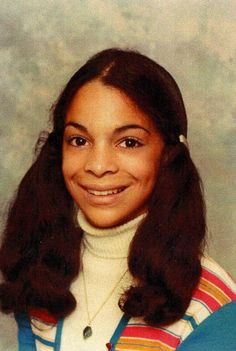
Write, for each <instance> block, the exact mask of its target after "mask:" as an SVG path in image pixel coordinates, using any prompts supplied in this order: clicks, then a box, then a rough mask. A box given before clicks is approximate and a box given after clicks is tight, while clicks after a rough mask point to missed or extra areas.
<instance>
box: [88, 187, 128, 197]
mask: <svg viewBox="0 0 236 351" xmlns="http://www.w3.org/2000/svg"><path fill="white" fill-rule="evenodd" d="M121 191H122V189H113V190H104V191H97V190H91V189H88V192H89V194H93V195H98V196H99V195H100V196H101V195H113V194H117V193H119V192H121Z"/></svg>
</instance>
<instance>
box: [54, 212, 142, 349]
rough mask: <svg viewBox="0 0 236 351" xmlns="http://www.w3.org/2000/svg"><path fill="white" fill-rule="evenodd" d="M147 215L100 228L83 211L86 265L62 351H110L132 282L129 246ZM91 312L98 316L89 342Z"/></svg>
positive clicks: (76, 287)
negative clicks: (121, 305)
mask: <svg viewBox="0 0 236 351" xmlns="http://www.w3.org/2000/svg"><path fill="white" fill-rule="evenodd" d="M144 216H145V215H141V216H139V217H137V218H135V219H133V220H132V221H130V222H128V223H125V224H123V225H121V226H118V227H114V228H111V229H99V228H95V227H93V226H91V225H90V224H89V223H88V221H87V220H86V218H85V216H84V215H83V213H82V212H81V211H79V214H78V222H79V225H80V227H81V228H82V229H83V231H84V237H83V244H84V245H83V246H84V252H83V254H82V255H83V256H82V262H83V265H82V267H81V270H80V273H79V276H78V278H77V279H76V280H75V281H74V282H73V284H72V286H71V292H72V293H73V295H74V296H75V298H76V300H77V308H76V310H75V311H74V312H73V313H72V314H71V315H70V316H68V317H67V318H65V321H64V326H63V331H62V341H61V351H90V350H91V351H92V350H96V351H106V350H107V348H106V343H107V342H109V340H110V338H111V336H112V335H113V333H114V331H115V329H116V326H117V324H118V323H119V321H120V319H121V317H122V315H123V313H122V312H121V310H120V309H119V307H118V301H119V297H120V295H121V294H122V292H123V291H124V290H125V289H126V288H127V287H129V286H130V283H131V276H130V274H129V272H128V270H127V257H128V251H129V244H130V242H131V240H132V238H133V236H134V233H135V231H136V229H137V227H138V225H139V223H140V221H141V220H142V219H143V218H144ZM82 270H83V271H82ZM125 272H126V273H125ZM122 276H123V278H122V279H121V277H122ZM85 285H86V289H85ZM114 288H115V290H114V291H113V293H111V292H112V290H113V289H114ZM86 291H87V298H86ZM101 306H102V307H101ZM98 311H99V312H98ZM88 313H89V316H90V319H93V317H94V315H95V314H96V317H95V318H94V319H93V321H92V323H91V327H92V333H93V334H92V336H90V337H89V338H87V339H86V340H85V339H84V338H83V330H84V328H85V327H86V326H87V325H88V319H89V318H88Z"/></svg>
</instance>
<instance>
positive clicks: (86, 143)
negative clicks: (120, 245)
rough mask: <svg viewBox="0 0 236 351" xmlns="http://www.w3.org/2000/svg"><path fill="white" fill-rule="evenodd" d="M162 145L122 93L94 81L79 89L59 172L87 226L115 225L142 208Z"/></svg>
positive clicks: (71, 108)
mask: <svg viewBox="0 0 236 351" xmlns="http://www.w3.org/2000/svg"><path fill="white" fill-rule="evenodd" d="M163 147H164V142H163V140H162V138H161V136H160V135H159V134H158V133H157V131H156V130H155V128H154V125H153V122H152V121H151V119H149V118H148V117H147V116H146V115H145V114H144V113H143V112H142V111H141V110H139V108H138V107H137V106H136V105H135V104H134V103H133V102H132V101H131V99H130V98H128V97H127V96H126V95H125V94H124V93H122V92H121V91H119V90H118V89H116V88H113V87H110V86H105V85H104V84H103V83H101V82H100V81H98V80H94V81H91V82H89V83H87V84H85V85H84V86H83V87H82V88H80V89H79V91H78V92H77V93H76V95H75V97H74V99H73V100H72V103H71V104H70V106H69V109H68V111H67V115H66V120H65V131H64V139H63V162H62V171H63V176H64V179H65V183H66V187H67V189H68V191H69V193H70V194H71V196H72V198H73V199H74V201H75V202H76V204H77V205H78V207H79V208H80V209H81V210H82V211H83V213H84V214H85V216H86V218H87V219H88V221H89V222H90V223H91V224H92V225H94V226H96V227H101V228H106V227H113V226H117V225H120V224H122V223H125V222H127V221H129V220H131V219H133V218H135V217H137V216H138V215H140V214H141V213H144V212H145V211H146V210H147V203H148V199H149V197H150V195H151V193H152V190H153V187H154V183H155V180H156V176H157V172H158V167H159V160H160V156H161V153H162V150H163Z"/></svg>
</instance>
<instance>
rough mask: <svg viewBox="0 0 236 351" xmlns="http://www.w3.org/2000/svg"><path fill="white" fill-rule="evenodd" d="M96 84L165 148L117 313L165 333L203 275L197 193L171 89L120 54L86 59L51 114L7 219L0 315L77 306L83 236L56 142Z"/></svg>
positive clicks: (164, 75) (181, 113)
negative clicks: (119, 98) (129, 108)
mask: <svg viewBox="0 0 236 351" xmlns="http://www.w3.org/2000/svg"><path fill="white" fill-rule="evenodd" d="M92 80H99V81H100V82H102V83H103V84H104V85H108V86H112V87H114V88H116V89H119V90H120V91H122V92H123V93H124V94H126V95H127V96H128V97H129V98H131V100H132V101H133V102H134V103H135V104H136V105H137V106H138V108H139V109H140V110H141V111H143V112H144V113H145V114H146V115H147V116H148V117H149V118H151V119H152V120H153V122H154V125H155V127H156V128H157V131H158V132H159V133H160V135H161V136H162V138H163V140H164V142H165V148H164V151H163V154H162V157H161V162H160V167H159V171H158V175H157V179H156V183H155V186H154V190H153V193H152V196H151V198H150V201H149V205H148V213H147V215H146V217H145V218H144V219H143V220H142V222H141V224H140V225H139V228H138V230H137V232H136V233H135V236H134V238H133V240H132V242H131V245H130V251H129V257H128V267H129V271H130V273H131V275H132V276H133V277H134V278H135V282H136V284H135V285H134V286H130V287H129V288H128V289H127V290H126V291H125V292H124V294H123V295H122V296H121V299H120V301H119V305H120V308H121V309H122V310H123V311H124V313H125V314H127V315H128V316H135V317H138V316H139V317H142V318H143V319H144V321H145V322H147V323H148V324H149V325H153V326H160V325H167V324H170V323H172V322H174V321H176V320H178V319H179V318H181V316H182V315H183V314H184V312H185V310H186V309H187V307H188V305H189V303H190V300H191V297H192V295H193V292H194V289H195V288H196V286H197V284H198V281H199V277H200V274H201V265H200V257H201V255H202V250H203V247H204V241H205V234H206V223H205V205H204V199H203V194H202V185H201V180H200V177H199V174H198V172H197V170H196V167H195V165H194V164H193V162H192V160H191V157H190V154H189V151H188V149H187V148H186V146H185V145H184V144H183V143H181V142H179V135H181V134H182V135H184V136H187V117H186V112H185V107H184V103H183V99H182V96H181V93H180V90H179V88H178V86H177V84H176V82H175V81H174V79H173V78H172V77H171V75H170V74H169V73H168V72H167V71H166V70H165V69H164V68H163V67H161V66H160V65H158V64H157V63H155V62H154V61H152V60H151V59H149V58H147V57H146V56H144V55H142V54H140V53H138V52H135V51H129V50H121V49H107V50H104V51H101V52H100V53H98V54H96V55H95V56H93V57H92V58H91V59H89V60H88V61H87V63H86V64H85V65H84V66H82V67H81V68H80V69H79V70H78V71H77V72H76V73H75V74H74V75H73V77H72V78H71V79H70V80H69V82H68V84H67V85H66V87H65V88H64V90H63V91H62V93H61V95H60V96H59V98H58V100H57V102H56V104H55V105H54V107H53V116H52V117H53V131H52V132H51V133H50V134H49V135H48V137H47V139H46V140H45V143H44V144H43V146H42V147H41V149H40V152H39V155H38V157H37V159H36V161H35V162H34V164H33V165H32V166H31V168H30V169H29V171H28V172H27V174H26V175H25V177H24V178H23V180H22V182H21V184H20V186H19V189H18V193H17V195H16V198H15V200H14V202H13V204H12V206H11V209H10V211H9V216H8V220H7V224H6V228H5V233H4V240H3V244H2V248H1V251H0V254H1V258H0V268H1V270H2V272H3V277H4V279H5V282H4V283H2V284H1V286H0V301H1V308H2V310H3V311H5V312H12V311H14V312H16V313H17V312H27V311H28V310H29V309H30V308H32V307H33V308H41V309H46V310H47V311H48V312H49V313H51V314H52V315H53V316H55V317H57V318H61V317H65V316H66V315H68V314H70V313H71V311H72V310H73V309H74V308H75V306H76V301H75V298H74V297H73V295H72V293H71V292H70V290H69V289H70V284H71V282H72V280H73V279H74V278H75V277H76V276H77V275H78V272H79V266H80V257H79V252H80V244H81V239H82V231H81V229H80V228H79V227H78V224H77V222H76V211H77V210H76V207H75V206H74V201H73V199H72V198H71V197H70V195H69V193H68V191H67V189H66V187H65V184H64V179H63V176H62V170H61V163H62V140H63V133H64V125H65V116H66V112H67V110H68V107H69V106H70V103H71V102H72V100H73V97H74V96H75V94H76V92H77V91H78V90H79V89H80V88H81V87H82V86H83V85H85V84H86V83H88V82H91V81H92Z"/></svg>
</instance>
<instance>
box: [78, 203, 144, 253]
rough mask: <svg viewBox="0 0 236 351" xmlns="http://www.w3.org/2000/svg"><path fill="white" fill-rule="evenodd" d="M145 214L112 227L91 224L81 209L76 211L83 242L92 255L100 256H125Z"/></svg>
mask: <svg viewBox="0 0 236 351" xmlns="http://www.w3.org/2000/svg"><path fill="white" fill-rule="evenodd" d="M145 216H146V214H145V213H144V214H141V215H140V216H138V217H136V218H134V219H133V220H131V221H129V222H127V223H125V224H122V225H120V226H117V227H113V228H96V227H94V226H92V225H91V224H90V223H89V222H88V221H87V219H86V217H85V216H84V214H83V212H82V211H81V210H79V211H78V217H77V218H78V223H79V226H80V227H81V229H82V230H83V232H84V238H83V243H84V246H85V249H87V250H88V251H89V252H90V253H91V254H92V255H94V256H97V257H102V258H115V259H116V258H117V259H120V258H127V257H128V253H129V244H130V242H131V240H132V239H133V236H134V234H135V232H136V230H137V228H138V226H139V224H140V223H141V221H142V219H143V218H144V217H145Z"/></svg>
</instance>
